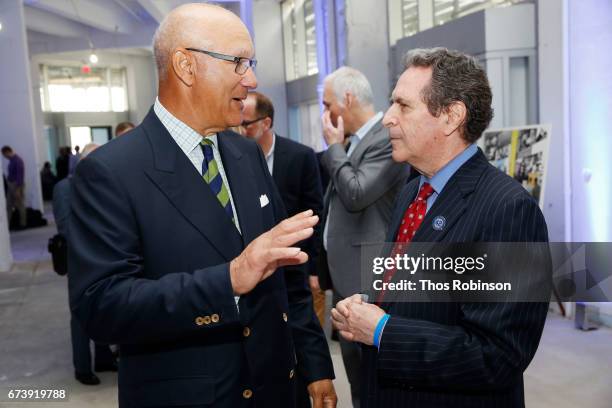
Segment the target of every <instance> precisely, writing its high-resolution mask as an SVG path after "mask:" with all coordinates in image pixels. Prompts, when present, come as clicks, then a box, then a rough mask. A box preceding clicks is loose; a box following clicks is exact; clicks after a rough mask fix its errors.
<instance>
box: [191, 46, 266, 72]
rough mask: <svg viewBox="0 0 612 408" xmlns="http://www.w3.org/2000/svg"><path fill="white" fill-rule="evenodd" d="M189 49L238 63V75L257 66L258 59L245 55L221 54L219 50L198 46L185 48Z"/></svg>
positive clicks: (236, 70)
mask: <svg viewBox="0 0 612 408" xmlns="http://www.w3.org/2000/svg"><path fill="white" fill-rule="evenodd" d="M185 49H186V50H188V51H195V52H201V53H202V54H206V55H210V56H211V57H213V58H217V59H220V60H223V61H230V62H233V63H234V64H236V69H235V70H234V72H236V73H237V74H238V75H244V74H245V73H246V72H247V70H248V69H249V68H251V69H253V68H255V67H256V66H257V60H256V59H251V58H244V57H234V56H233V55H227V54H219V53H218V52H213V51H206V50H200V49H197V48H185Z"/></svg>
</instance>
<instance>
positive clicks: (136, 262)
mask: <svg viewBox="0 0 612 408" xmlns="http://www.w3.org/2000/svg"><path fill="white" fill-rule="evenodd" d="M218 140H219V151H220V153H221V157H222V160H223V167H224V169H225V172H226V174H227V177H228V179H229V184H230V187H231V192H232V196H233V198H234V205H235V206H236V211H237V213H238V220H239V224H240V228H241V230H242V234H240V233H239V232H238V230H237V229H236V227H235V226H234V224H233V223H232V221H231V219H230V218H229V217H228V216H227V214H226V213H225V211H224V210H223V208H222V207H221V205H220V204H219V202H218V200H217V198H216V197H215V196H214V195H213V193H212V191H211V189H210V188H209V187H208V186H207V185H206V183H205V182H204V181H203V179H202V177H201V176H200V174H199V173H198V171H197V170H196V169H195V168H194V166H193V164H192V163H191V162H190V161H189V159H188V158H187V157H186V155H185V154H183V152H182V151H181V150H180V148H179V147H178V145H177V144H176V143H175V142H174V140H173V139H172V137H171V136H170V134H169V133H168V132H167V130H166V129H165V127H164V126H163V125H162V124H161V122H160V121H159V119H158V118H157V116H156V115H155V113H154V112H153V110H152V109H151V110H150V111H149V114H148V115H147V117H146V118H145V120H144V121H143V123H142V124H141V125H140V126H139V127H137V128H136V129H134V130H132V131H131V132H129V133H128V134H126V135H124V136H121V137H120V138H118V139H115V140H113V141H112V142H110V143H108V144H106V145H105V146H102V147H101V148H99V149H97V150H96V151H95V152H93V153H92V154H91V155H89V156H88V158H87V159H85V160H83V161H82V163H81V164H79V166H78V169H77V172H76V175H75V176H74V179H73V191H72V192H73V197H72V214H73V216H72V218H71V224H70V231H71V232H70V233H71V239H72V243H73V245H71V247H70V255H69V258H70V260H69V262H70V270H72V271H78V273H74V274H73V276H72V278H71V280H70V303H71V308H72V310H73V311H74V313H75V314H76V315H77V316H78V317H79V318H80V320H81V321H82V323H83V325H84V327H85V328H86V331H87V332H88V333H89V335H90V336H91V337H92V338H93V339H95V340H97V341H102V342H108V343H117V344H120V345H121V361H120V368H119V404H120V406H122V407H148V406H160V407H161V406H163V407H167V406H179V405H180V406H183V405H184V406H199V407H204V406H215V407H232V408H233V407H241V406H252V405H253V403H255V404H256V405H257V406H265V407H282V408H285V407H291V406H293V403H294V402H293V401H294V398H295V396H294V385H293V383H292V382H293V378H294V370H295V369H296V363H297V369H299V370H300V373H301V374H302V375H303V378H304V379H305V380H306V382H311V381H315V380H318V379H322V378H333V368H332V364H331V359H330V356H329V351H328V348H327V343H326V340H325V338H324V336H323V332H322V330H321V327H320V325H319V323H318V321H317V320H316V317H315V316H314V313H312V306H311V303H312V299H311V295H310V290H309V289H308V285H307V280H306V276H305V274H300V273H295V272H293V273H287V274H285V273H284V270H283V269H279V270H278V271H277V272H276V273H274V274H273V275H272V276H270V277H269V278H268V279H266V280H265V281H263V282H261V283H260V284H259V285H257V286H256V287H255V289H254V290H253V291H251V292H250V293H248V294H246V295H243V296H241V297H240V302H239V305H238V306H239V312H238V309H237V307H236V304H235V300H234V295H233V291H232V287H231V282H230V277H229V262H230V261H231V260H232V259H233V258H235V257H236V256H237V255H239V254H240V253H241V251H242V250H243V249H244V247H245V246H246V245H247V244H248V243H249V242H251V241H252V240H253V239H254V238H256V237H257V236H259V235H260V234H262V233H263V232H265V231H267V230H269V229H270V228H272V227H273V226H274V225H275V224H276V223H278V222H279V221H280V220H281V219H282V218H284V217H285V210H284V208H283V204H282V202H281V200H280V197H279V195H278V192H277V190H276V188H275V187H274V182H273V180H272V178H271V177H270V175H269V172H268V169H267V166H266V162H265V159H264V157H263V155H262V153H261V151H260V149H259V148H258V147H257V145H256V144H255V143H254V142H252V141H249V140H247V139H245V138H243V137H241V136H239V135H237V134H235V133H232V132H221V133H220V134H219V137H218ZM263 195H265V196H266V197H268V201H269V204H267V205H263V206H262V202H264V201H265V199H264V201H262V196H263ZM247 390H248V391H247ZM249 391H250V392H249ZM251 393H252V394H251ZM246 397H248V398H246Z"/></svg>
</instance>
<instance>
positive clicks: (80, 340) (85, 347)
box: [53, 143, 117, 385]
mask: <svg viewBox="0 0 612 408" xmlns="http://www.w3.org/2000/svg"><path fill="white" fill-rule="evenodd" d="M97 148H98V145H97V144H94V143H90V144H87V145H85V147H83V153H82V155H81V160H84V159H85V158H86V157H87V155H88V154H90V153H91V152H93V151H94V150H95V149H97ZM71 182H72V177H70V176H69V177H66V178H65V179H63V180H60V181H59V182H58V183H57V184H56V185H55V188H54V189H53V215H54V217H55V224H56V225H57V231H58V232H59V233H60V234H61V235H62V236H63V237H64V239H66V242H67V245H68V246H70V245H71V242H70V241H71V240H70V230H69V222H68V221H69V219H70V185H71ZM73 275H74V272H71V271H70V270H68V274H67V278H68V280H69V281H70V279H71V276H73ZM70 337H71V340H72V363H73V365H74V377H75V378H76V379H77V381H79V382H80V383H81V384H85V385H97V384H100V379H99V378H98V376H97V375H95V374H94V373H93V371H92V367H91V350H90V348H89V342H90V338H89V336H87V334H86V333H85V330H84V329H83V327H82V326H81V324H80V323H79V321H78V320H77V319H76V318H75V316H74V315H73V314H72V312H71V313H70ZM94 344H95V354H94V355H95V364H94V370H95V371H97V372H101V371H117V363H116V361H115V358H114V357H113V354H112V352H111V350H110V347H109V345H108V344H102V343H98V342H95V343H94Z"/></svg>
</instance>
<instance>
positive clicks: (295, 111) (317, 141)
mask: <svg viewBox="0 0 612 408" xmlns="http://www.w3.org/2000/svg"><path fill="white" fill-rule="evenodd" d="M289 134H290V136H291V138H292V139H293V140H295V141H297V142H300V143H302V144H305V145H306V146H310V147H311V148H313V149H314V151H315V152H319V151H321V150H323V147H324V142H323V136H322V135H323V130H322V129H321V110H320V106H319V102H317V101H311V102H305V103H302V104H300V105H295V106H290V107H289Z"/></svg>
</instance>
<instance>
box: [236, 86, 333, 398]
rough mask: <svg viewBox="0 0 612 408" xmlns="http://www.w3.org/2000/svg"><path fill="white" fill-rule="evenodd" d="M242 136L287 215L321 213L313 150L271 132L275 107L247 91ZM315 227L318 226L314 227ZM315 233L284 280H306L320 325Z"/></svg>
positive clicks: (300, 387) (300, 388) (302, 394)
mask: <svg viewBox="0 0 612 408" xmlns="http://www.w3.org/2000/svg"><path fill="white" fill-rule="evenodd" d="M242 115H243V121H242V127H243V128H244V133H245V136H246V137H248V138H249V139H252V140H255V141H256V142H257V144H259V147H261V150H262V151H263V154H264V156H265V158H266V163H267V165H268V170H270V174H272V178H273V179H274V182H275V184H276V187H278V192H279V193H280V196H281V198H282V200H283V203H284V204H285V208H286V209H287V214H288V215H289V216H292V215H295V214H298V213H300V212H302V211H305V210H308V209H312V210H313V211H314V212H315V214H317V215H318V214H319V213H320V212H321V208H322V206H323V193H322V192H321V179H320V176H319V164H318V163H317V159H316V157H315V154H314V151H313V150H312V149H311V148H310V147H308V146H304V145H303V144H300V143H297V142H294V141H293V140H290V139H287V138H285V137H282V136H279V135H277V134H276V133H275V132H274V130H273V128H272V127H273V125H274V106H273V105H272V101H271V100H270V99H269V98H268V97H266V96H265V95H263V94H261V93H259V92H249V95H248V96H247V98H246V100H245V101H244V109H243V111H242ZM317 227H318V225H317ZM315 228H316V227H315ZM318 236H319V235H318V234H317V232H315V234H313V235H312V236H311V237H310V238H308V239H307V240H305V241H302V242H300V243H299V246H300V247H301V248H302V250H303V251H304V252H306V254H308V262H306V263H305V264H302V265H295V266H287V267H285V270H286V274H285V276H286V277H287V279H290V278H289V277H290V276H291V277H293V278H294V279H304V277H309V281H310V283H311V284H310V286H311V290H312V302H311V300H310V297H308V296H304V297H303V302H302V306H303V308H304V309H310V310H311V313H312V309H313V306H314V312H315V313H316V315H317V318H318V319H319V322H320V323H321V325H323V322H324V314H325V293H324V292H322V291H321V289H320V288H319V287H318V286H317V287H313V284H312V283H313V281H315V282H316V280H315V279H313V278H316V270H315V267H314V265H315V261H316V256H317V254H316V252H315V251H316V250H318V246H317V243H316V241H317V238H318ZM296 386H297V397H298V407H310V399H309V398H308V392H306V386H305V385H304V384H303V380H302V378H301V375H300V373H299V372H298V373H297V377H296Z"/></svg>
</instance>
